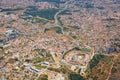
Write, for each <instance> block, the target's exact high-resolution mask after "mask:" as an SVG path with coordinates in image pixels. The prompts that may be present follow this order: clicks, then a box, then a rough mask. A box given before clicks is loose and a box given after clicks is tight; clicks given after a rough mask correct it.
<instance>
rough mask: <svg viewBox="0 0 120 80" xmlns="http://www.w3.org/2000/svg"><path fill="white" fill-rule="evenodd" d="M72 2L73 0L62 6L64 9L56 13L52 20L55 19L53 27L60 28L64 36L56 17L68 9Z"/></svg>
mask: <svg viewBox="0 0 120 80" xmlns="http://www.w3.org/2000/svg"><path fill="white" fill-rule="evenodd" d="M72 1H74V0H69V1H67V2H66V3H65V4H64V6H65V7H64V8H63V9H61V10H60V11H58V12H57V13H56V14H55V16H54V19H55V23H54V25H55V26H59V27H60V28H61V31H62V33H63V34H64V31H63V27H62V26H60V25H59V24H58V15H59V14H60V13H61V12H63V11H64V10H66V9H67V8H68V5H69V3H70V2H72Z"/></svg>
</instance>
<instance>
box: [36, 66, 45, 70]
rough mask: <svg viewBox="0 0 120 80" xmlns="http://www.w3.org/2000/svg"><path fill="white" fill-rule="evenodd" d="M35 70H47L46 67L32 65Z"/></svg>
mask: <svg viewBox="0 0 120 80" xmlns="http://www.w3.org/2000/svg"><path fill="white" fill-rule="evenodd" d="M34 66H35V68H36V69H38V70H41V69H45V68H47V67H46V66H41V65H34Z"/></svg>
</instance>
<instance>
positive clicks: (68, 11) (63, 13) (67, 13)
mask: <svg viewBox="0 0 120 80" xmlns="http://www.w3.org/2000/svg"><path fill="white" fill-rule="evenodd" d="M60 15H72V13H71V11H70V10H64V11H62V12H61V13H60Z"/></svg>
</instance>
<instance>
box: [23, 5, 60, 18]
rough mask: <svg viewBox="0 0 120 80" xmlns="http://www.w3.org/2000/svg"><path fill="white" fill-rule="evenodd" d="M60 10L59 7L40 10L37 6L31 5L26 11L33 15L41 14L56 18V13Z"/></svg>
mask: <svg viewBox="0 0 120 80" xmlns="http://www.w3.org/2000/svg"><path fill="white" fill-rule="evenodd" d="M58 11H59V10H58V9H54V8H50V9H41V10H39V9H38V8H37V7H36V6H30V7H28V9H27V10H26V11H25V12H24V13H25V14H28V15H31V16H33V17H35V16H39V17H42V18H46V19H48V20H54V15H55V14H56V12H58Z"/></svg>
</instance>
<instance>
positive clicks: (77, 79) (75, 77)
mask: <svg viewBox="0 0 120 80" xmlns="http://www.w3.org/2000/svg"><path fill="white" fill-rule="evenodd" d="M69 78H70V80H84V77H83V76H81V75H80V74H75V73H71V74H70V77H69Z"/></svg>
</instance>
